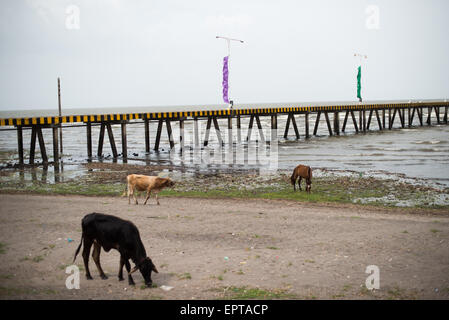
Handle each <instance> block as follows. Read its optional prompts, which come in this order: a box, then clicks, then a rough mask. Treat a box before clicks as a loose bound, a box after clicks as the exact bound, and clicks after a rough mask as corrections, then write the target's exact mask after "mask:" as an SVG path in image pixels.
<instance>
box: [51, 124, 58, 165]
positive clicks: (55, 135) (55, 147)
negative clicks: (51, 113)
mask: <svg viewBox="0 0 449 320" xmlns="http://www.w3.org/2000/svg"><path fill="white" fill-rule="evenodd" d="M52 130H53V161H54V163H55V167H56V166H57V165H59V145H58V144H59V143H58V127H57V126H53V127H52Z"/></svg>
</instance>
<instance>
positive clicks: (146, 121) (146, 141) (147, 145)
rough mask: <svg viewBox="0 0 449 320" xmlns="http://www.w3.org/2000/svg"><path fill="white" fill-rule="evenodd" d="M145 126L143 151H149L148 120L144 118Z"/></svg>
mask: <svg viewBox="0 0 449 320" xmlns="http://www.w3.org/2000/svg"><path fill="white" fill-rule="evenodd" d="M144 127H145V152H146V153H150V120H148V119H147V118H145V119H144Z"/></svg>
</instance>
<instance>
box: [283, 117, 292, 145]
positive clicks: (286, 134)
mask: <svg viewBox="0 0 449 320" xmlns="http://www.w3.org/2000/svg"><path fill="white" fill-rule="evenodd" d="M290 117H291V113H289V114H287V123H286V124H285V131H284V139H287V136H288V129H289V127H290Z"/></svg>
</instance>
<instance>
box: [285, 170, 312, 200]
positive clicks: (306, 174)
mask: <svg viewBox="0 0 449 320" xmlns="http://www.w3.org/2000/svg"><path fill="white" fill-rule="evenodd" d="M298 177H299V181H298V186H299V190H301V179H302V178H304V179H306V191H307V192H308V193H310V189H311V188H312V169H311V168H310V167H308V166H303V165H302V164H300V165H299V166H297V167H296V168H295V170H293V174H292V177H291V178H290V179H291V182H292V185H293V190H294V191H296V179H298Z"/></svg>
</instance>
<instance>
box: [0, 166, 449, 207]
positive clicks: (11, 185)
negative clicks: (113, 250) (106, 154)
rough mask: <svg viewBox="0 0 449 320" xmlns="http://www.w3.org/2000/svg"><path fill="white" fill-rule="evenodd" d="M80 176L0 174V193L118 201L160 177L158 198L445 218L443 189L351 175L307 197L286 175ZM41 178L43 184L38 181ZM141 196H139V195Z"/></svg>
mask: <svg viewBox="0 0 449 320" xmlns="http://www.w3.org/2000/svg"><path fill="white" fill-rule="evenodd" d="M81 166H82V169H80V170H81V171H82V172H83V173H82V174H81V175H79V176H74V177H69V178H67V177H62V178H61V181H60V182H58V183H49V182H48V181H47V178H48V177H47V173H45V176H44V172H42V177H41V179H38V177H37V173H36V171H32V172H34V174H35V175H36V176H34V177H33V176H32V177H31V180H30V177H28V176H29V175H30V172H28V173H26V174H25V173H24V171H20V170H8V172H7V171H2V172H0V173H1V175H0V178H1V182H0V193H2V194H17V193H20V194H23V193H25V194H42V195H83V196H109V197H118V196H121V195H122V194H123V193H124V191H125V190H126V176H127V175H128V174H131V173H139V174H145V175H160V176H164V177H170V178H171V179H173V180H174V181H175V183H176V184H175V187H174V188H171V189H165V190H163V191H162V192H161V193H160V196H161V197H183V198H202V199H269V200H289V201H296V202H301V203H330V204H345V205H357V206H361V207H377V208H387V209H402V210H405V211H410V212H416V211H419V210H424V211H428V212H441V213H443V214H446V213H448V212H449V188H447V187H445V186H443V185H441V186H438V187H435V184H434V183H433V184H432V183H429V182H428V181H426V180H423V179H415V178H408V177H402V178H401V177H398V175H387V174H385V175H378V176H376V177H375V176H373V175H363V174H361V173H358V172H352V171H348V170H346V171H344V170H343V171H339V172H337V171H329V170H325V169H324V170H323V169H315V170H314V171H313V172H314V178H313V180H312V192H311V193H310V194H307V193H306V192H305V191H304V181H303V183H302V184H303V191H296V192H294V191H293V188H292V186H291V184H290V181H289V174H290V172H288V171H286V170H279V171H276V172H271V173H266V174H257V173H256V172H255V171H251V170H246V171H231V170H230V171H221V172H218V173H192V172H189V173H185V172H180V171H178V170H174V169H173V168H170V166H164V165H160V166H141V165H132V164H111V163H86V164H82V165H81ZM44 178H45V180H44ZM140 194H142V193H140Z"/></svg>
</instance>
